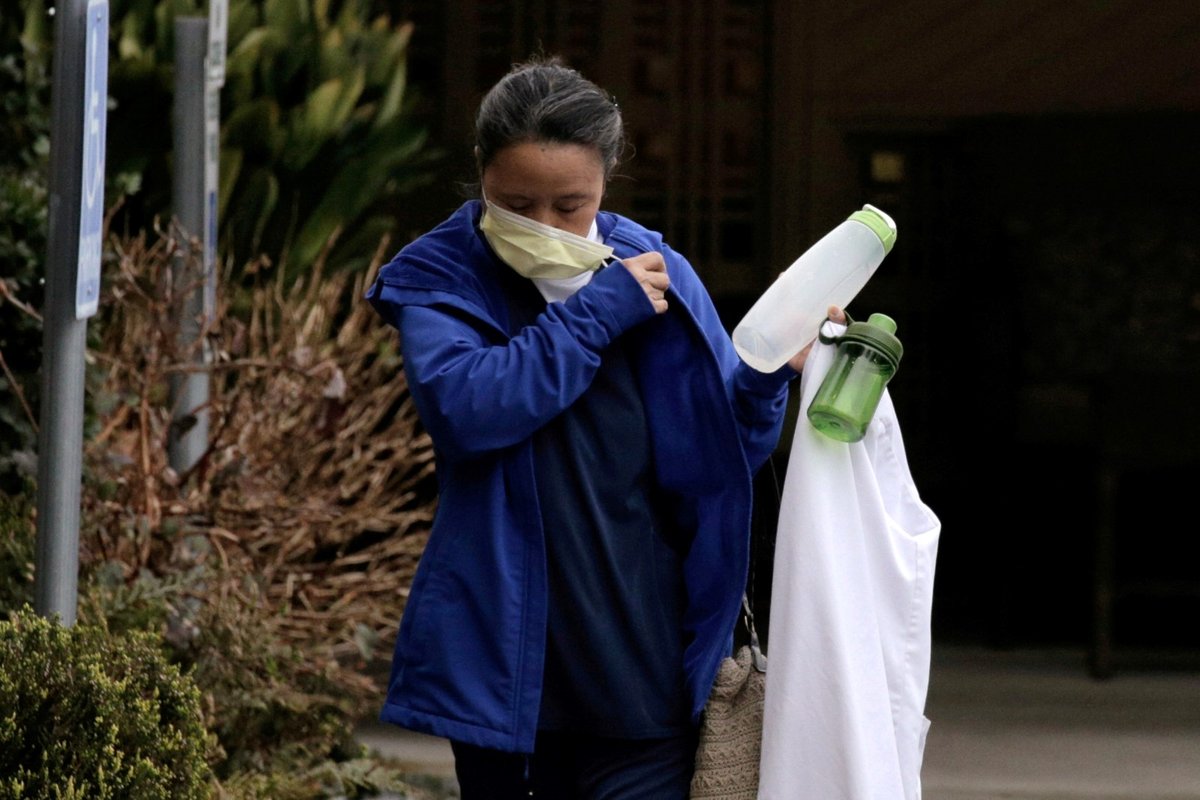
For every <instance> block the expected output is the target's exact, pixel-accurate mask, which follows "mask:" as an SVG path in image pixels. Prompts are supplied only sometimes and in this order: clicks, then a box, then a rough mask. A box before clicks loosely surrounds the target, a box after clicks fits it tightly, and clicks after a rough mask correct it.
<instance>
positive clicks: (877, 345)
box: [841, 314, 904, 369]
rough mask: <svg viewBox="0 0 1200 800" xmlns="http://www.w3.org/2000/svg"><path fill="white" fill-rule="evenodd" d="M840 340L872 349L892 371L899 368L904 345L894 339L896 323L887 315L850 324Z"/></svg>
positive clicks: (873, 315)
mask: <svg viewBox="0 0 1200 800" xmlns="http://www.w3.org/2000/svg"><path fill="white" fill-rule="evenodd" d="M841 339H842V341H851V342H858V343H860V344H864V345H867V346H868V347H871V348H873V349H874V350H876V351H877V352H878V353H879V354H880V355H881V356H883V357H884V358H885V359H887V360H888V361H889V362H890V363H891V365H892V369H897V368H899V366H900V358H901V357H902V356H903V355H904V345H902V344H900V340H899V339H897V338H896V321H895V320H894V319H892V318H891V317H889V316H888V315H887V314H872V315H871V317H870V318H869V319H868V320H867V321H866V322H851V323H850V326H849V327H848V328H846V332H845V333H843V334H842V336H841Z"/></svg>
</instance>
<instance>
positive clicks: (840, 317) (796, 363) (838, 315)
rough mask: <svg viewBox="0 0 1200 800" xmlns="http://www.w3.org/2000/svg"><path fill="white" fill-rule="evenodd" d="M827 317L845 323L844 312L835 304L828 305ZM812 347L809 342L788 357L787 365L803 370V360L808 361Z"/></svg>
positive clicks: (841, 323)
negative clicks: (806, 345)
mask: <svg viewBox="0 0 1200 800" xmlns="http://www.w3.org/2000/svg"><path fill="white" fill-rule="evenodd" d="M829 318H830V319H831V320H833V321H834V322H836V323H838V324H839V325H845V324H846V312H845V311H842V310H841V309H840V308H838V307H837V306H830V307H829ZM821 324H822V325H823V324H825V323H821ZM812 347H813V343H812V342H809V343H808V347H805V348H804V349H803V350H801V351H800V352H799V353H796V355H794V356H792V357H791V358H790V359H788V366H789V367H791V368H792V369H794V370H796V372H800V371H801V370H803V369H804V362H805V361H808V353H809V351H810V350H812Z"/></svg>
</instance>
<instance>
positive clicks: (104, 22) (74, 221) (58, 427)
mask: <svg viewBox="0 0 1200 800" xmlns="http://www.w3.org/2000/svg"><path fill="white" fill-rule="evenodd" d="M54 41H55V47H54V82H53V86H52V92H53V100H52V107H51V119H50V143H51V144H50V220H49V232H48V236H47V239H48V242H49V244H48V246H47V253H46V304H45V308H44V314H43V318H42V330H43V339H42V361H43V364H42V405H41V425H40V429H39V434H38V517H37V525H38V535H37V554H36V572H35V600H34V603H35V606H36V608H37V611H38V613H39V614H42V615H44V616H54V615H58V617H59V618H60V619H61V620H62V622H63V624H64V625H73V624H74V623H75V610H76V602H77V591H78V580H79V575H78V573H79V498H80V480H81V476H82V472H83V470H82V462H83V401H84V389H83V383H84V353H85V350H86V346H87V318H88V317H89V316H91V315H92V314H94V313H95V312H96V309H97V307H98V304H99V297H100V252H101V245H102V229H103V225H104V141H105V127H106V120H107V117H108V0H86V1H85V0H60V1H59V3H58V6H57V14H56V15H55V22H54Z"/></svg>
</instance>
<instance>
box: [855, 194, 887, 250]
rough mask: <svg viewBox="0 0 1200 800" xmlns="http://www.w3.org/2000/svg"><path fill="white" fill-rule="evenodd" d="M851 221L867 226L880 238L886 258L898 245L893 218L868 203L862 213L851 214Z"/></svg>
mask: <svg viewBox="0 0 1200 800" xmlns="http://www.w3.org/2000/svg"><path fill="white" fill-rule="evenodd" d="M850 219H852V220H854V221H855V222H861V223H862V224H863V225H866V226H867V227H868V228H870V229H871V230H872V231H873V232H874V234H875V235H876V236H878V237H879V241H880V242H882V243H883V254H884V255H885V256H886V255H887V254H888V253H890V252H892V245H894V244H895V243H896V223H895V222H893V221H892V218H891V217H889V216H888V215H887V214H885V213H883V212H882V211H880V210H879V209H878V208H876V207H875V206H873V205H871V204H870V203H868V204H867V205H865V206H863V207H862V211H855V212H854V213H853V214H851V215H850Z"/></svg>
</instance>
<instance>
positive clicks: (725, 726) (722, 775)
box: [691, 598, 767, 800]
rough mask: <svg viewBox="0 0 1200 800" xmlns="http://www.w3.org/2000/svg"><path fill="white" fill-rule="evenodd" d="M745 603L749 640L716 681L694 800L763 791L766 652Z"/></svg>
mask: <svg viewBox="0 0 1200 800" xmlns="http://www.w3.org/2000/svg"><path fill="white" fill-rule="evenodd" d="M742 603H743V609H744V610H745V612H746V617H745V620H746V624H747V627H748V628H749V629H750V644H749V645H746V646H743V647H741V648H739V649H738V652H737V655H736V656H734V657H730V658H726V659H725V660H723V661H722V662H721V667H720V669H719V670H718V672H717V679H716V680H715V681H714V682H713V688H712V692H711V693H710V694H709V696H708V703H707V705H705V707H704V714H703V716H702V718H701V720H700V741H699V745H698V746H697V747H696V771H695V773H694V774H693V776H692V790H691V798H692V800H702V798H712V799H713V800H715V799H716V798H720V800H755V797H756V796H757V794H758V760H759V756H760V754H761V752H762V730H763V699H764V697H765V696H766V684H767V674H766V673H767V657H766V656H764V655H763V654H762V651H761V650H759V647H758V634H757V633H756V632H755V630H754V618H753V616H751V615H750V611H749V604H748V603H747V602H746V600H745V599H744V598H743V600H742Z"/></svg>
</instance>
